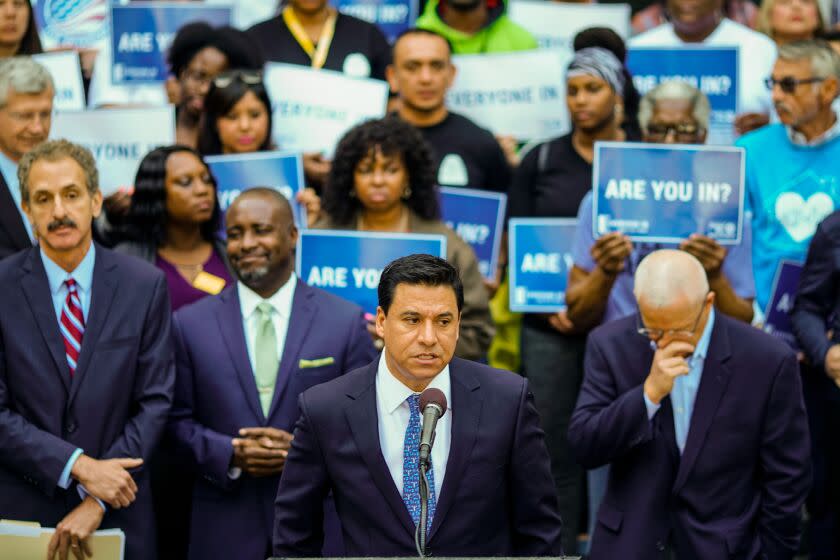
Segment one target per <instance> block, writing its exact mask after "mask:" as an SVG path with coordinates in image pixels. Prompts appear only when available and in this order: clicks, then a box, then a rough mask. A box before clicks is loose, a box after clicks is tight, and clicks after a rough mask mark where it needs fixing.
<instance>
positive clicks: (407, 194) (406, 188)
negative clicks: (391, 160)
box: [402, 185, 411, 200]
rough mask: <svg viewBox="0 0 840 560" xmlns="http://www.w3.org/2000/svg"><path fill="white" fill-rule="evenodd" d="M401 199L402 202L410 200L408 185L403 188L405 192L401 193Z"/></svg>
mask: <svg viewBox="0 0 840 560" xmlns="http://www.w3.org/2000/svg"><path fill="white" fill-rule="evenodd" d="M402 198H403V200H408V199H409V198H411V187H409V186H408V185H406V186H405V190H404V191H403V194H402Z"/></svg>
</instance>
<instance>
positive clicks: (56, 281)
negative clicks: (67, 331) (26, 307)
mask: <svg viewBox="0 0 840 560" xmlns="http://www.w3.org/2000/svg"><path fill="white" fill-rule="evenodd" d="M40 253H41V262H42V263H44V270H45V271H46V273H47V282H48V283H49V285H50V295H51V296H52V303H53V309H54V310H55V319H56V321H60V320H61V309H62V308H63V307H64V302H65V300H66V299H67V285H66V284H65V283H64V281H65V280H67V279H68V278H72V279H73V280H75V281H76V290H77V292H78V294H79V301H80V302H81V303H82V316H83V317H84V318H85V324H87V320H88V311H89V310H90V299H91V288H92V287H93V265H94V263H95V261H96V249H95V247H94V246H93V243H91V244H90V249H88V252H87V254H86V255H85V258H83V259H82V262H80V263H79V265H78V266H77V267H76V269H75V270H73V272H67V271H66V270H64V269H63V268H61V267H60V266H58V265H57V264H56V263H54V262H53V261H52V260H51V259H50V258H49V257H48V256H47V255H45V254H44V250H43V249H41V251H40ZM82 452H83V450H82V449H81V448H78V449H76V451H74V452H73V454H72V455H71V456H70V459H69V460H68V461H67V464H66V465H65V467H64V470H63V471H62V472H61V477H60V478H59V479H58V486H59V487H61V488H64V489H66V488H68V487H69V486H70V472H71V471H72V470H73V465H74V464H76V460H77V459H78V458H79V456H80V455H81V454H82ZM97 501H99V500H97ZM100 505H102V502H100ZM102 507H103V508H104V507H105V506H104V505H103V506H102Z"/></svg>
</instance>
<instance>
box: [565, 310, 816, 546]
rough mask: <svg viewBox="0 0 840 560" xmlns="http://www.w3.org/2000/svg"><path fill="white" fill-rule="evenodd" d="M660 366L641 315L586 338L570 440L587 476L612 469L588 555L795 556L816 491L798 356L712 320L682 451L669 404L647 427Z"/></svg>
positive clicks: (725, 320) (753, 332) (736, 325)
mask: <svg viewBox="0 0 840 560" xmlns="http://www.w3.org/2000/svg"><path fill="white" fill-rule="evenodd" d="M652 359H653V350H651V348H650V344H649V342H648V341H647V339H645V338H644V337H642V336H639V334H638V333H637V332H636V319H635V317H627V318H624V319H619V320H617V321H613V322H611V323H607V324H605V325H603V326H601V327H599V328H598V329H596V330H595V331H593V332H592V334H590V335H589V340H588V344H587V350H586V357H585V359H584V380H583V386H582V387H581V392H580V396H579V397H578V402H577V406H576V408H575V411H574V413H573V414H572V420H571V424H570V426H569V442H570V444H571V445H572V449H573V450H574V452H575V454H576V455H577V458H578V459H579V460H580V462H581V463H582V464H583V465H584V466H586V467H589V468H594V467H597V466H601V465H604V464H607V463H610V464H611V468H610V479H609V484H608V488H607V493H606V496H605V497H604V501H603V503H602V504H601V507H600V509H599V510H598V517H597V518H598V523H597V524H596V527H595V533H594V535H593V541H592V549H591V556H590V557H591V558H592V559H593V560H601V559H609V560H612V559H614V558H659V557H660V555H661V553H662V551H663V550H664V549H665V547H666V545H667V543H669V542H670V544H671V546H672V547H673V548H674V550H675V551H676V554H677V557H678V558H680V560H684V559H688V560H691V559H694V558H696V559H708V558H738V559H750V560H752V559H759V558H765V559H767V560H777V559H778V560H781V559H790V558H792V557H793V555H794V553H795V552H796V550H797V545H798V542H799V521H800V519H799V518H800V510H801V507H802V504H803V502H804V501H805V496H806V495H807V493H808V488H809V485H810V480H811V474H810V460H809V449H810V448H809V440H808V424H807V419H806V416H805V408H804V405H803V401H802V389H801V383H800V379H799V368H798V365H797V361H796V356H795V355H794V354H793V353H792V352H791V351H790V349H789V348H788V347H787V345H785V344H784V343H783V342H780V341H779V340H778V339H775V338H773V337H772V336H770V335H767V334H765V333H763V332H761V331H759V330H758V329H755V328H753V327H751V326H749V325H746V324H743V323H741V322H738V321H736V320H734V319H731V318H729V317H726V316H725V315H723V314H722V313H717V314H716V315H715V324H714V327H713V329H712V337H711V341H710V343H709V350H708V353H707V356H706V359H705V362H704V367H703V374H702V377H701V380H700V386H699V388H698V391H697V396H696V401H695V405H694V412H693V415H692V417H691V423H690V426H689V431H688V437H687V440H686V444H685V449H684V451H683V453H682V455H680V453H679V448H678V447H677V444H676V438H675V433H674V417H673V412H672V408H671V401H670V398H669V397H666V398H665V399H663V401H662V407H661V408H660V409H659V411H658V412H657V413H656V415H655V416H654V417H653V419H652V420H648V416H647V410H646V407H645V402H644V397H643V384H644V381H645V379H646V377H647V375H648V371H649V369H650V365H651V362H652Z"/></svg>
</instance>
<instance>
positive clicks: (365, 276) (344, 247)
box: [296, 230, 446, 313]
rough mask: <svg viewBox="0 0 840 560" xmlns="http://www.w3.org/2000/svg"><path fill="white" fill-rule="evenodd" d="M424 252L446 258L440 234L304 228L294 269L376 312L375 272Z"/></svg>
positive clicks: (309, 282) (444, 239) (308, 281)
mask: <svg viewBox="0 0 840 560" xmlns="http://www.w3.org/2000/svg"><path fill="white" fill-rule="evenodd" d="M416 253H425V254H429V255H435V256H437V257H440V258H442V259H445V258H446V238H445V237H444V236H442V235H426V234H415V233H412V234H401V233H366V232H357V231H331V230H306V231H302V232H301V233H300V236H299V237H298V244H297V255H296V270H297V273H298V275H299V276H300V278H301V279H302V280H303V281H304V282H306V283H307V284H309V285H310V286H316V287H318V288H323V289H324V290H327V291H328V292H331V293H333V294H335V295H337V296H339V297H342V298H344V299H347V300H350V301H352V302H354V303H357V304H358V305H360V306H361V307H362V309H364V310H365V311H367V312H369V313H375V312H376V306H377V303H378V301H379V299H378V297H377V293H376V289H377V287H378V286H379V276H380V275H381V274H382V270H383V269H384V268H385V266H386V265H387V264H388V263H390V262H391V261H393V260H395V259H398V258H400V257H404V256H406V255H413V254H416Z"/></svg>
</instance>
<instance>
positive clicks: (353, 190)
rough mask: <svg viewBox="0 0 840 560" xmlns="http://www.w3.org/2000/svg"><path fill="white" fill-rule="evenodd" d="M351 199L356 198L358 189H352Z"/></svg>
mask: <svg viewBox="0 0 840 560" xmlns="http://www.w3.org/2000/svg"><path fill="white" fill-rule="evenodd" d="M350 198H356V189H350Z"/></svg>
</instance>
